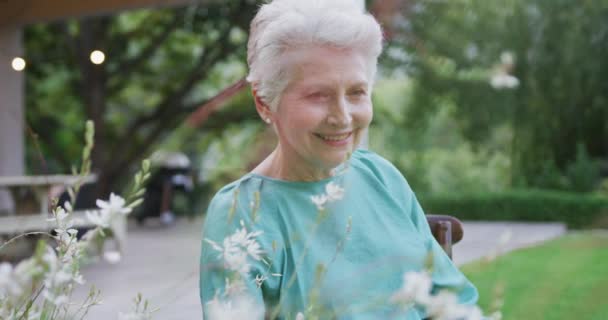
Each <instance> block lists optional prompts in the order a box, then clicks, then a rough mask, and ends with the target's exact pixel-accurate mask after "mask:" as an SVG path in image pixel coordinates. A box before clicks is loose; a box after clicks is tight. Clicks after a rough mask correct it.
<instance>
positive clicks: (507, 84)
mask: <svg viewBox="0 0 608 320" xmlns="http://www.w3.org/2000/svg"><path fill="white" fill-rule="evenodd" d="M490 85H491V86H492V87H493V88H494V89H514V88H517V87H518V86H519V79H517V78H516V77H514V76H512V75H510V74H507V73H504V72H498V73H496V74H494V75H493V76H492V78H491V79H490Z"/></svg>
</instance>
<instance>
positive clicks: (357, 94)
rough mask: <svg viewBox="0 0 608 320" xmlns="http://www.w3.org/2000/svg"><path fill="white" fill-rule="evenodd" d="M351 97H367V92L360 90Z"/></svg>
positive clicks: (352, 92) (355, 91) (353, 92)
mask: <svg viewBox="0 0 608 320" xmlns="http://www.w3.org/2000/svg"><path fill="white" fill-rule="evenodd" d="M350 95H352V96H356V97H362V96H365V95H367V91H365V90H363V89H360V90H353V91H351V93H350Z"/></svg>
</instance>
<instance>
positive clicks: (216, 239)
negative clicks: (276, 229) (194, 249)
mask: <svg viewBox="0 0 608 320" xmlns="http://www.w3.org/2000/svg"><path fill="white" fill-rule="evenodd" d="M250 198H251V197H250V196H249V195H247V194H243V190H240V189H239V188H238V185H232V186H230V185H229V186H228V187H225V188H223V189H222V190H220V191H219V192H218V193H217V194H216V195H215V196H214V197H213V199H212V201H211V203H210V204H209V208H208V210H207V215H206V218H205V222H204V225H203V232H202V238H203V241H202V248H201V256H200V283H199V285H200V288H199V289H200V300H201V305H202V307H203V318H204V319H210V318H211V317H210V314H211V313H213V312H215V311H214V310H216V308H214V305H213V304H214V303H217V302H218V301H222V300H224V301H226V299H224V298H226V297H227V296H228V295H230V297H231V298H235V297H238V298H242V299H245V300H246V301H247V303H248V304H250V305H251V304H253V306H252V307H253V309H254V310H256V311H257V312H255V315H253V314H248V318H250V319H263V317H264V312H265V305H264V301H265V297H264V296H265V295H266V294H268V291H271V290H270V289H268V290H266V291H267V292H265V291H264V288H270V287H273V286H277V284H276V283H273V282H274V281H276V280H275V279H273V277H271V276H269V274H270V273H272V272H273V271H272V270H271V268H270V267H269V262H268V261H269V260H270V257H268V256H267V255H266V253H268V252H269V250H268V247H269V245H270V244H269V241H268V238H267V234H265V232H264V231H263V230H261V229H263V226H259V225H257V224H256V223H255V221H256V219H255V214H254V213H253V208H252V205H251V202H250V201H249V200H250ZM247 234H249V235H255V236H254V237H251V238H250V239H254V240H255V241H256V243H257V245H258V246H259V247H256V246H254V247H251V248H250V249H251V250H252V253H253V254H254V256H255V252H254V251H257V252H263V254H260V259H259V260H258V259H255V258H254V257H253V256H252V255H251V254H249V253H247V254H246V255H245V260H243V259H242V258H243V255H240V256H239V254H234V253H235V250H236V249H235V248H236V247H237V246H235V245H234V244H235V243H247V241H248V240H247V239H248V238H247ZM249 243H251V242H249ZM227 247H228V248H229V249H228V250H226V249H227ZM256 249H257V250H256ZM239 252H241V251H239ZM244 252H247V250H246V249H245V250H244ZM245 263H246V264H247V266H246V267H243V268H239V267H238V266H240V265H243V264H245ZM234 270H238V271H234ZM256 278H257V280H258V281H257V282H256ZM239 288H240V289H239ZM237 291H241V292H240V293H237ZM231 300H233V299H231Z"/></svg>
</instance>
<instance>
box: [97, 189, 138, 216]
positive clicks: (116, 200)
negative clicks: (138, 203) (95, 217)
mask: <svg viewBox="0 0 608 320" xmlns="http://www.w3.org/2000/svg"><path fill="white" fill-rule="evenodd" d="M95 203H96V204H97V207H99V208H100V209H101V211H106V212H108V213H110V214H111V215H114V214H123V215H126V214H128V213H130V212H131V208H126V207H125V199H123V198H122V197H121V196H118V195H115V194H114V193H111V194H110V200H109V201H103V200H97V202H95Z"/></svg>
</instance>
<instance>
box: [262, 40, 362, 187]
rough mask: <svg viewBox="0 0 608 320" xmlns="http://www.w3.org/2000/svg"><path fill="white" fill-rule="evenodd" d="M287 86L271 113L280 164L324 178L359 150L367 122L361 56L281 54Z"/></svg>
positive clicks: (331, 51)
mask: <svg viewBox="0 0 608 320" xmlns="http://www.w3.org/2000/svg"><path fill="white" fill-rule="evenodd" d="M283 63H285V64H286V65H287V66H289V67H288V68H289V69H290V70H289V71H290V75H291V78H290V82H289V84H288V85H287V87H286V89H285V90H284V91H283V93H282V95H281V97H280V100H279V103H278V106H277V108H276V110H275V112H271V113H270V118H271V120H272V122H273V123H274V126H275V129H276V132H277V135H278V138H279V146H278V148H277V151H276V153H277V155H278V157H277V158H278V159H280V162H282V163H280V165H282V166H283V167H285V166H286V167H288V168H290V169H292V170H295V171H299V172H308V173H309V174H308V175H309V176H317V177H319V176H326V175H327V173H328V172H329V171H330V170H331V169H333V168H335V167H336V166H338V165H339V164H341V163H342V162H344V160H345V159H346V157H347V155H348V153H351V152H352V151H354V150H355V148H356V147H357V146H358V144H359V142H360V140H361V135H362V134H363V132H364V130H365V129H366V128H367V127H368V126H369V124H370V122H371V119H372V103H371V95H370V89H371V85H370V84H371V83H370V82H371V79H369V76H368V74H369V72H368V64H367V61H366V60H365V58H364V57H363V55H361V54H359V53H357V52H356V51H353V50H341V49H336V48H331V47H310V48H302V49H297V50H293V51H291V52H288V53H286V54H285V57H284V60H283Z"/></svg>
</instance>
